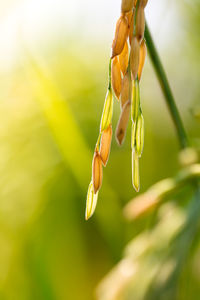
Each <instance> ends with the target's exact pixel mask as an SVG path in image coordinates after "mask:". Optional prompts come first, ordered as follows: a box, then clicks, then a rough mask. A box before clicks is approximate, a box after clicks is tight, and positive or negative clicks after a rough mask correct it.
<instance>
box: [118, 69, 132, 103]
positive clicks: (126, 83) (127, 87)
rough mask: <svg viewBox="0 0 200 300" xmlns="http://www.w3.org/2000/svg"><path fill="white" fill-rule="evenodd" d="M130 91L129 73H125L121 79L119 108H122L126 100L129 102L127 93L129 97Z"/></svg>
mask: <svg viewBox="0 0 200 300" xmlns="http://www.w3.org/2000/svg"><path fill="white" fill-rule="evenodd" d="M131 89H132V84H131V80H130V76H129V73H128V71H127V72H126V74H125V76H124V78H123V80H122V90H121V95H120V103H121V108H123V107H124V104H125V103H126V102H127V101H128V100H130V99H129V93H130V95H131Z"/></svg>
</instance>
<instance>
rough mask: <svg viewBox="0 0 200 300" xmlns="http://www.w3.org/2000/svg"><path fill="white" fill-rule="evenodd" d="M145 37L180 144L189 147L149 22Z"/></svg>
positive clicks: (182, 146)
mask: <svg viewBox="0 0 200 300" xmlns="http://www.w3.org/2000/svg"><path fill="white" fill-rule="evenodd" d="M145 39H146V44H147V48H148V53H149V55H150V58H151V61H152V64H153V67H154V69H155V72H156V74H157V77H158V80H159V82H160V86H161V88H162V91H163V94H164V96H165V100H166V103H167V105H168V108H169V111H170V114H171V117H172V119H173V122H174V125H175V127H176V131H177V135H178V138H179V142H180V146H181V148H186V147H188V138H187V135H186V132H185V129H184V126H183V123H182V120H181V117H180V114H179V111H178V109H177V106H176V103H175V100H174V96H173V94H172V91H171V88H170V85H169V82H168V79H167V76H166V73H165V71H164V68H163V66H162V63H161V60H160V58H159V55H158V52H157V50H156V47H155V45H154V42H153V39H152V37H151V33H150V31H149V28H148V25H147V24H146V29H145Z"/></svg>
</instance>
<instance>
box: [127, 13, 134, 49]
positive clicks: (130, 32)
mask: <svg viewBox="0 0 200 300" xmlns="http://www.w3.org/2000/svg"><path fill="white" fill-rule="evenodd" d="M134 16H135V11H134V12H133V14H132V18H131V21H130V26H129V33H128V34H129V44H130V45H131V40H132V37H133V28H134V26H133V25H134Z"/></svg>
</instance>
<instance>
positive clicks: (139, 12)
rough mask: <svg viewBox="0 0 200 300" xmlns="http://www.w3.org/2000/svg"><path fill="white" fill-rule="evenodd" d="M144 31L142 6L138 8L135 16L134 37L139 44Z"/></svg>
mask: <svg viewBox="0 0 200 300" xmlns="http://www.w3.org/2000/svg"><path fill="white" fill-rule="evenodd" d="M144 30H145V15H144V8H143V7H142V6H139V7H138V10H137V16H136V36H137V39H138V41H139V42H141V40H142V39H143V38H144Z"/></svg>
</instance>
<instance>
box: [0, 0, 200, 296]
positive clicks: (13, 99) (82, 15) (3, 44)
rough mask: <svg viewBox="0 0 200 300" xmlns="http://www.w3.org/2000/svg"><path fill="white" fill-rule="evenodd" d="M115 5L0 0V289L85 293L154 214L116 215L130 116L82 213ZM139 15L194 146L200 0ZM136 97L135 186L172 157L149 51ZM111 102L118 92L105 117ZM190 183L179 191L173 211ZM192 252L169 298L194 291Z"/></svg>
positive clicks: (159, 173) (126, 190) (127, 186)
mask: <svg viewBox="0 0 200 300" xmlns="http://www.w3.org/2000/svg"><path fill="white" fill-rule="evenodd" d="M119 15H120V0H101V1H92V0H85V1H81V0H78V1H69V0H48V1H47V0H7V1H1V2H0V299H1V300H31V299H34V300H35V299H38V300H54V299H59V300H64V299H70V300H76V299H81V300H90V299H94V297H95V296H94V295H95V289H96V286H97V285H98V283H99V281H100V280H101V279H102V278H103V277H104V276H105V275H106V274H107V273H108V272H109V271H110V269H111V268H112V267H113V266H114V265H115V264H116V263H117V262H119V260H120V259H121V258H122V255H123V249H124V247H125V245H126V244H127V243H128V242H129V241H130V240H131V239H133V238H134V237H137V236H139V235H140V234H141V232H143V231H144V229H148V228H150V227H151V226H153V225H152V224H154V222H155V217H154V216H151V217H148V218H145V219H142V220H141V221H139V222H132V223H127V222H126V221H125V220H124V218H123V215H122V209H123V207H124V205H125V204H126V203H127V202H128V201H129V200H130V199H132V198H133V197H135V192H134V190H133V188H132V184H131V150H130V126H129V129H128V132H127V137H126V141H125V144H124V145H123V147H121V148H119V147H118V145H117V143H116V141H115V139H113V141H112V150H111V155H110V160H109V164H108V165H107V167H106V169H104V182H103V186H102V189H101V191H100V193H99V200H98V205H97V209H96V212H95V215H94V216H93V217H92V219H91V220H89V221H88V222H86V221H85V220H84V212H85V200H86V193H87V187H88V183H89V182H90V178H91V161H92V153H93V150H94V146H95V143H96V139H97V136H98V130H99V123H100V117H101V111H102V108H103V103H104V98H105V93H106V88H107V77H108V63H109V54H110V46H111V43H112V38H113V34H114V29H115V23H116V21H117V19H118V17H119ZM146 17H147V21H148V24H149V27H150V29H151V31H152V35H153V38H154V41H155V44H156V46H157V49H158V51H159V53H160V56H161V59H162V62H163V64H164V67H165V70H166V72H167V75H168V78H169V81H170V84H171V87H172V90H173V93H174V95H175V98H176V102H177V105H178V108H179V110H180V113H181V116H182V118H183V120H184V125H185V127H186V130H187V133H188V134H189V136H190V139H191V141H192V144H193V145H195V146H196V147H197V148H198V147H199V145H200V142H199V139H198V138H199V129H200V126H199V120H198V117H199V109H200V104H199V98H200V89H199V78H200V51H199V50H200V39H199V32H200V1H199V0H192V1H187V0H184V1H183V0H178V1H172V0H171V1H167V0H163V1H158V0H149V3H148V6H147V8H146ZM141 97H142V100H141V101H142V107H143V113H144V118H145V148H144V153H143V157H142V159H141V192H144V191H145V190H146V189H147V188H148V187H150V186H151V185H152V184H153V183H155V182H157V181H158V180H160V179H163V178H166V177H168V176H173V175H175V174H176V172H177V171H178V170H179V167H180V166H179V161H178V151H179V145H178V141H177V138H176V133H175V130H174V127H173V124H172V121H171V119H170V116H169V113H168V110H167V107H166V104H165V101H164V98H163V96H162V93H161V90H160V87H159V84H158V81H157V79H156V76H155V73H154V70H153V68H152V66H151V63H150V61H149V58H147V61H146V65H145V69H144V72H143V77H142V81H141ZM119 113H120V107H119V104H118V103H117V101H115V103H114V116H113V128H115V126H116V123H117V120H118V117H119ZM195 116H196V117H195ZM190 193H191V191H190V190H189V191H188V190H187V189H186V190H184V191H183V192H182V194H181V195H179V202H181V205H180V206H179V207H178V208H176V209H178V213H179V214H181V215H184V214H185V211H186V207H187V206H184V203H186V204H187V201H188V199H189V198H188V197H189V196H188V195H190ZM180 199H181V200H180ZM182 203H183V205H182ZM173 212H174V211H173ZM173 220H174V219H173V216H172V219H171V221H172V224H173ZM172 227H173V226H172ZM157 242H158V243H159V240H158V241H157ZM166 247H168V246H167V245H166ZM156 257H157V259H159V253H158V255H157V256H156ZM198 257H199V256H198ZM198 257H197V258H198ZM197 258H196V262H198V263H195V264H194V263H193V264H192V266H194V269H195V271H194V272H193V271H192V272H193V273H194V274H195V275H194V274H193V273H192V274H193V275H194V277H195V280H193V281H192V279H191V278H192V277H191V276H192V275H191V274H190V275H188V274H185V278H184V280H183V281H182V283H181V285H180V291H182V293H180V295H181V296H180V297H179V298H178V299H188V300H189V299H198V296H197V295H198V294H197V292H199V289H198V288H197V287H198V286H199V285H200V275H199V274H200V266H199V260H198V259H197ZM154 260H156V258H155V257H154ZM188 276H189V277H190V279H191V280H190V281H189V280H188ZM185 283H187V284H185ZM139 284H140V283H139ZM141 288H142V285H141ZM186 290H187V293H186V292H183V291H186ZM102 299H103V298H102ZM127 299H134V298H133V296H130V298H127ZM136 299H142V298H139V296H138V298H136ZM108 300H110V299H108Z"/></svg>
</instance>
